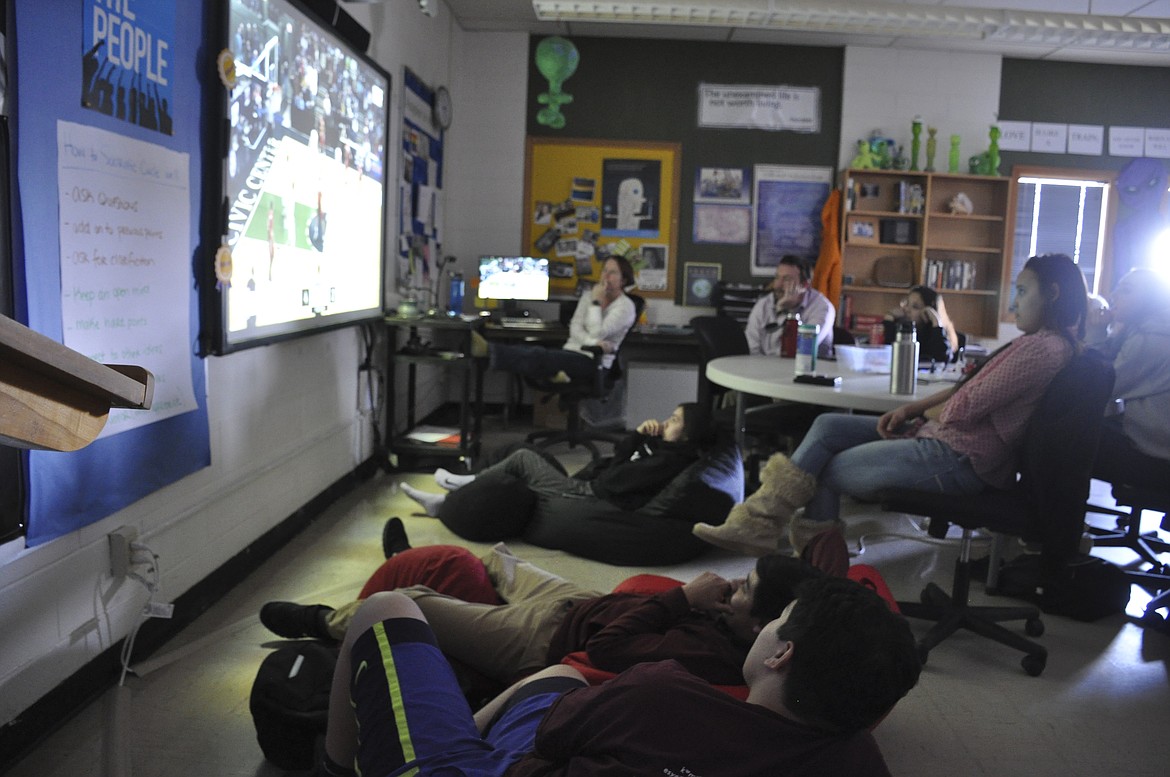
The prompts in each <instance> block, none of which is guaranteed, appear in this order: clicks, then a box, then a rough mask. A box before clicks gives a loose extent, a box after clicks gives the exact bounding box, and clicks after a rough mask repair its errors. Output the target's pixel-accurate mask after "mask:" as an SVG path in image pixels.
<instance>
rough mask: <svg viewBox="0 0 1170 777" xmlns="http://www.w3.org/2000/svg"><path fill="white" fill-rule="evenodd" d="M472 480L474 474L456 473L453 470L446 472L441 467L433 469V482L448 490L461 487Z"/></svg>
mask: <svg viewBox="0 0 1170 777" xmlns="http://www.w3.org/2000/svg"><path fill="white" fill-rule="evenodd" d="M473 480H475V475H456V474H455V473H453V472H448V471H447V470H445V469H443V468H442V467H440V468H439V469H437V470H435V482H436V483H438V484H439V485H440V486H442V487H443V488H445V489H447V490H448V491H454V490H455V489H457V488H462V487H463V486H466V485H467V484H468V483H470V482H471V481H473Z"/></svg>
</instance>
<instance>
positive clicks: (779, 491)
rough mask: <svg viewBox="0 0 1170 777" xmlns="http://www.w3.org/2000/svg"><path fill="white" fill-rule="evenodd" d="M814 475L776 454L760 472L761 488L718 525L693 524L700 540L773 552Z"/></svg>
mask: <svg viewBox="0 0 1170 777" xmlns="http://www.w3.org/2000/svg"><path fill="white" fill-rule="evenodd" d="M816 484H817V483H816V478H814V477H813V476H812V475H810V474H808V473H807V472H805V471H804V470H802V469H800V468H799V467H797V466H796V465H795V464H793V463H792V462H791V461H789V460H788V457H787V456H785V455H784V454H782V453H777V454H774V455H773V456H772V458H770V459H768V463H767V464H766V465H764V469H763V471H761V472H760V487H759V489H758V490H757V491H756V492H755V493H754V494H752V495H751V496H749V497H748V498H747V499H746V500H744V501H743V502H741V503H740V504H737V505H736V506H735V507H733V508H731V512H730V513H728V514H727V520H726V521H724V522H723V523H722V524H721V525H719V526H712V525H711V524H708V523H697V524H695V526H694V528H693V529H692V531H693V532H694V535H695V536H696V537H698V538H699V539H701V540H704V541H706V542H709V543H711V544H712V545H718V546H719V547H721V548H727V549H728V550H734V551H737V552H739V553H745V554H748V555H753V556H757V555H761V554H764V553H775V552H776V551H777V550H778V549H779V547H780V542H781V541H782V540H783V539H784V537H785V530H786V529H787V527H788V522H789V520H791V518H792V513H793V512H794V511H795V510H796V509H797V508H799V507H803V506H804V505H805V504H806V503H807V502H808V500H810V499H812V495H813V490H814V489H815V488H816Z"/></svg>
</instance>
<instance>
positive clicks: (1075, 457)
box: [880, 351, 1113, 677]
mask: <svg viewBox="0 0 1170 777" xmlns="http://www.w3.org/2000/svg"><path fill="white" fill-rule="evenodd" d="M1112 388H1113V367H1112V365H1111V364H1109V362H1107V361H1106V360H1105V359H1103V358H1102V357H1101V356H1100V355H1099V354H1097V353H1096V352H1095V351H1085V352H1083V353H1081V354H1079V355H1077V356H1076V357H1074V358H1073V360H1072V361H1071V362H1070V363H1069V364H1068V365H1067V366H1066V367H1065V368H1064V369H1063V370H1061V372H1060V373H1058V374H1057V376H1056V377H1055V378H1054V379H1053V380H1052V383H1051V384H1050V385H1049V387H1048V389H1047V390H1046V391H1045V392H1044V396H1043V398H1042V399H1041V400H1040V404H1039V405H1038V406H1037V407H1036V411H1035V413H1034V415H1033V416H1032V420H1031V421H1030V422H1029V424H1028V428H1027V431H1026V432H1025V433H1024V441H1023V451H1022V461H1021V467H1020V476H1019V479H1018V480H1017V482H1016V483H1015V484H1013V485H1012V486H1011V487H1010V488H1007V489H1003V490H992V491H985V492H983V493H981V494H977V495H974V496H956V495H950V494H936V493H926V492H922V491H914V490H910V489H891V490H889V491H887V492H885V493H883V494H881V495H880V499H881V503H882V508H883V509H885V510H891V511H896V512H903V513H911V514H913V515H922V516H926V517H928V518H930V529H929V532H930V534H931V536H934V537H943V536H945V535H946V531H947V524H955V525H957V526H959V527H961V528H962V530H963V533H962V538H961V540H960V544H959V558H958V560H957V561H956V562H955V574H954V579H953V582H952V587H951V593H950V595H947V593H946V592H945V591H943V590H942V589H941V588H940V587H939V586H937V585H935V584H934V583H930V584H929V585H927V586H926V588H925V589H924V590H923V591H922V595H921V600H920V601H919V602H899V603H898V606H899V607H900V608H901V609H902V612H903V613H904V614H906V615H907V616H909V617H913V618H926V619H929V620H934V621H936V623H935V625H934V626H933V627H932V628H931V629H930V630H929V631H928V632H927V634H926V635H925V636H923V637H922V639H920V640H919V641H918V652H919V657H920V658H921V659H922V661H923V663H925V662H926V658H927V655H928V654H929V653H930V651H931V650H932V649H933V648H934V647H935V646H936V645H938V644H939V643H940V642H942V641H943V640H944V639H946V638H947V637H949V636H950V635H951V634H954V633H955V632H956V631H958V630H959V629H968V630H970V631H973V632H975V633H977V634H980V635H982V636H984V637H987V638H988V639H992V640H995V641H996V642H1000V643H1002V644H1004V645H1007V646H1009V647H1014V648H1016V649H1017V650H1021V651H1023V652H1024V653H1025V654H1026V655H1025V656H1024V658H1023V659H1022V660H1021V662H1020V663H1021V665H1022V666H1023V668H1024V671H1026V672H1027V673H1028V674H1030V675H1032V676H1033V677H1036V676H1038V675H1040V673H1041V672H1043V671H1044V666H1045V664H1046V663H1047V660H1048V651H1047V650H1046V649H1045V648H1044V647H1043V646H1041V645H1039V644H1037V643H1035V642H1033V641H1031V640H1028V639H1025V638H1024V637H1022V636H1020V635H1019V634H1017V633H1015V632H1013V631H1009V630H1008V629H1007V628H1005V627H1004V626H1002V625H1001V623H1000V622H1001V621H1008V620H1023V621H1025V625H1024V630H1025V633H1026V634H1027V635H1028V636H1030V637H1038V636H1040V635H1041V634H1043V633H1044V624H1043V622H1042V621H1041V620H1040V611H1039V609H1038V608H1036V607H1034V606H1017V607H977V606H974V605H971V604H969V603H968V601H967V598H968V592H969V590H970V585H971V567H972V562H971V541H972V537H973V534H974V531H975V530H976V529H979V528H985V529H989V530H991V531H993V532H1002V533H1005V534H1014V535H1019V536H1023V537H1024V538H1025V539H1027V540H1031V541H1038V542H1039V543H1040V544H1041V546H1042V548H1043V550H1042V559H1043V564H1042V568H1043V569H1044V575H1045V577H1044V580H1045V582H1048V583H1053V582H1055V583H1059V581H1060V579H1061V575H1062V572H1063V571H1065V570H1066V569H1067V566H1066V565H1067V562H1068V561H1069V560H1070V559H1072V558H1074V557H1075V556H1076V555H1077V553H1078V549H1079V544H1080V538H1081V532H1082V528H1083V525H1084V517H1085V499H1086V497H1087V496H1088V494H1089V480H1090V472H1091V470H1092V465H1093V457H1094V454H1095V452H1096V449H1097V438H1098V437H1099V435H1100V432H1101V423H1102V417H1103V414H1104V410H1105V403H1106V402H1107V401H1108V399H1109V393H1110V391H1111V390H1112ZM996 561H997V559H994V558H993V559H992V563H993V564H994V563H996ZM993 572H994V567H993V569H992V570H990V571H989V579H990V577H991V575H992V574H993Z"/></svg>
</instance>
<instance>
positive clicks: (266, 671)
mask: <svg viewBox="0 0 1170 777" xmlns="http://www.w3.org/2000/svg"><path fill="white" fill-rule="evenodd" d="M338 652H339V647H338V645H336V644H335V643H330V642H319V641H316V640H298V641H296V642H290V643H288V644H286V645H283V646H281V647H279V648H277V649H276V650H274V651H272V652H271V653H269V654H268V656H267V657H265V659H264V661H263V662H261V664H260V671H259V672H257V673H256V682H254V683H253V684H252V696H251V698H250V700H249V702H248V708H249V709H250V710H251V712H252V720H253V722H254V723H255V724H256V739H257V740H258V741H259V742H260V749H261V750H262V751H264V757H265V758H267V759H268V760H269V761H271V762H272V763H274V764H276V765H277V766H279V767H280V768H282V769H285V770H288V771H299V770H306V769H311V768H313V766H314V754H315V748H316V745H317V739H318V737H323V736H324V734H325V721H326V718H327V717H328V714H329V691H330V688H331V687H332V685H333V670H334V668H335V667H336V666H337V656H338Z"/></svg>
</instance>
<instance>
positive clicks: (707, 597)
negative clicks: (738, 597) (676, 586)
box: [682, 572, 736, 616]
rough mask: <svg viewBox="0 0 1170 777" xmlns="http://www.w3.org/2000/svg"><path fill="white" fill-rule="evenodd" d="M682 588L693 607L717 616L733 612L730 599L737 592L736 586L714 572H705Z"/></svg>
mask: <svg viewBox="0 0 1170 777" xmlns="http://www.w3.org/2000/svg"><path fill="white" fill-rule="evenodd" d="M682 590H683V594H684V595H685V596H686V597H687V603H688V604H690V605H691V608H692V609H695V610H699V611H700V612H705V613H707V614H708V615H711V616H716V615H718V614H720V613H729V612H731V605H730V604H728V600H729V599H730V598H731V595H732V594H733V593H735V591H736V586H735V584H734V583H732V582H731V581H729V580H725V579H724V578H722V577H720V576H719V575H717V574H715V573H714V572H704V573H703V574H701V575H699V576H698V577H696V578H695V579H694V580H692V581H691V582H689V583H687V584H686V585H684V586H683V587H682Z"/></svg>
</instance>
